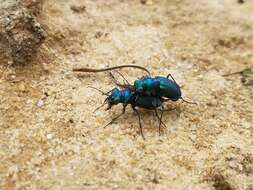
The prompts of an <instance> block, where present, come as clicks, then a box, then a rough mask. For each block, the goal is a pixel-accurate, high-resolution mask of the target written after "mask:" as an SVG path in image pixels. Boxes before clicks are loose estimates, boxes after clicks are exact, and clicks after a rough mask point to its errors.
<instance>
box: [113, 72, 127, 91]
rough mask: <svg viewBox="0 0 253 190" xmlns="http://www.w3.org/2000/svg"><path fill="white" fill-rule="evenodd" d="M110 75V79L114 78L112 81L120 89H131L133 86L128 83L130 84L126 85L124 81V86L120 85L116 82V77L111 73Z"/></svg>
mask: <svg viewBox="0 0 253 190" xmlns="http://www.w3.org/2000/svg"><path fill="white" fill-rule="evenodd" d="M109 75H110V77H111V78H112V80H113V82H114V84H115V85H116V86H119V87H120V88H123V89H126V88H130V87H131V85H130V84H129V83H128V81H127V83H128V84H125V81H124V84H121V83H119V82H118V81H117V80H116V78H115V77H114V75H113V74H112V73H111V72H109Z"/></svg>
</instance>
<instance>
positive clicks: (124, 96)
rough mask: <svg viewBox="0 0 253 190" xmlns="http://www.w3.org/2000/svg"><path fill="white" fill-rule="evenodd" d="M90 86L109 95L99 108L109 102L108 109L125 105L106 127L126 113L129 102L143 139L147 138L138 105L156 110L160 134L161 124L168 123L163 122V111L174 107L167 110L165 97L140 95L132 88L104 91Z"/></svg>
mask: <svg viewBox="0 0 253 190" xmlns="http://www.w3.org/2000/svg"><path fill="white" fill-rule="evenodd" d="M90 88H93V89H96V90H98V91H100V92H101V93H102V94H103V95H106V96H107V98H106V99H105V101H104V103H103V104H102V106H99V107H98V108H97V109H99V108H101V107H103V106H104V105H105V104H107V106H108V107H107V108H106V110H109V109H111V108H112V106H114V105H117V104H122V105H123V109H122V112H121V114H119V115H118V116H116V117H115V118H113V119H112V120H111V121H110V122H109V123H108V124H107V125H105V127H107V126H108V125H110V124H112V123H113V122H114V121H115V120H117V119H118V118H119V117H120V116H122V115H123V114H124V113H125V110H126V107H127V105H128V104H130V105H131V107H132V109H133V110H134V112H135V113H136V114H137V116H138V119H139V127H140V133H141V135H142V137H143V139H145V137H144V135H143V132H142V125H141V118H140V113H139V111H138V110H137V109H136V107H139V108H144V109H149V110H154V111H155V115H156V117H157V118H158V120H159V134H160V129H161V124H162V125H163V126H165V127H166V125H165V124H164V123H163V122H162V115H163V112H165V111H171V110H172V109H171V110H165V109H164V108H163V102H164V101H165V100H164V99H163V98H160V97H152V96H139V95H138V94H136V93H135V92H133V91H132V90H131V89H124V90H119V89H117V88H114V89H112V90H110V91H109V92H107V93H104V92H103V91H101V90H99V89H97V88H94V87H90ZM159 107H161V108H162V109H159ZM97 109H96V110H97ZM96 110H95V111H96ZM158 110H159V111H161V115H160V117H159V116H158V112H157V111H158Z"/></svg>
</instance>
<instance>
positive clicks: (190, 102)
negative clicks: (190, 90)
mask: <svg viewBox="0 0 253 190" xmlns="http://www.w3.org/2000/svg"><path fill="white" fill-rule="evenodd" d="M181 100H183V101H184V102H186V103H188V104H195V105H197V103H196V102H189V101H187V100H185V99H183V98H182V97H181Z"/></svg>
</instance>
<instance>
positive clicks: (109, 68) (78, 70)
mask: <svg viewBox="0 0 253 190" xmlns="http://www.w3.org/2000/svg"><path fill="white" fill-rule="evenodd" d="M126 67H130V68H137V69H141V70H143V71H146V72H147V73H148V75H149V76H150V75H151V74H150V72H149V70H147V69H146V68H144V67H141V66H138V65H119V66H115V67H108V68H104V69H91V68H74V69H73V71H74V72H92V73H96V72H104V71H110V70H115V69H120V68H126Z"/></svg>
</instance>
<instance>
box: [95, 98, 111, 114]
mask: <svg viewBox="0 0 253 190" xmlns="http://www.w3.org/2000/svg"><path fill="white" fill-rule="evenodd" d="M107 99H108V98H106V99H105V101H104V103H103V104H102V105H101V106H98V107H97V108H96V109H95V110H94V111H93V113H95V112H96V111H97V110H99V109H100V108H102V107H103V106H104V105H105V104H106V103H107Z"/></svg>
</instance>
